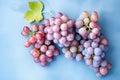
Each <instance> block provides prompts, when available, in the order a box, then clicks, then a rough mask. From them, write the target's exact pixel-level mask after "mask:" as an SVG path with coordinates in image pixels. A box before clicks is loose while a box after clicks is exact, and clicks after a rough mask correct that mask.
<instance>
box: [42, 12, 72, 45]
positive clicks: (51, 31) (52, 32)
mask: <svg viewBox="0 0 120 80" xmlns="http://www.w3.org/2000/svg"><path fill="white" fill-rule="evenodd" d="M44 24H45V26H47V27H46V28H45V33H46V39H48V40H52V41H53V42H54V43H56V44H58V46H59V47H63V46H67V47H68V46H70V44H71V42H72V41H73V40H74V34H73V27H74V21H73V20H71V19H69V18H68V17H67V16H65V15H63V14H62V13H58V14H57V15H56V17H51V18H50V19H45V20H44Z"/></svg>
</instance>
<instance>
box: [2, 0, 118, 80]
mask: <svg viewBox="0 0 120 80" xmlns="http://www.w3.org/2000/svg"><path fill="white" fill-rule="evenodd" d="M29 1H31V0H0V80H120V8H119V7H120V0H47V2H46V1H44V0H42V1H43V2H44V3H45V9H46V10H47V9H48V8H49V9H51V10H52V11H54V12H59V11H61V12H63V13H64V14H66V15H68V16H69V17H70V18H73V19H76V18H77V17H78V16H79V14H80V13H81V12H82V11H84V10H87V11H89V12H92V11H94V10H96V11H98V13H99V16H100V19H99V24H100V25H101V27H102V32H103V34H104V35H105V36H106V37H107V38H108V39H109V51H108V52H107V53H106V57H107V59H108V60H109V61H110V62H112V64H113V68H112V69H111V70H110V73H109V75H107V76H105V77H102V78H97V77H96V76H95V73H94V72H93V71H92V70H91V69H90V68H88V67H87V66H86V65H85V64H84V62H76V61H75V60H68V59H66V58H65V57H64V55H60V56H58V57H56V59H55V61H54V62H53V63H51V64H49V65H48V66H47V67H45V68H42V67H41V66H40V65H39V64H36V63H34V61H33V58H32V57H31V56H30V55H29V49H27V48H25V47H24V46H23V42H24V41H25V38H24V37H22V36H21V35H20V33H21V30H22V28H23V26H24V25H29V24H28V22H27V21H26V20H25V19H24V18H23V16H24V13H25V11H26V10H28V6H27V3H28V2H29ZM32 1H33V0H32ZM48 3H49V4H48Z"/></svg>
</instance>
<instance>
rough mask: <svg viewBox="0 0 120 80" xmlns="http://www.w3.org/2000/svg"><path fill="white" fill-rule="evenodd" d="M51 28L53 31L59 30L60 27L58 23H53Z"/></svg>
mask: <svg viewBox="0 0 120 80" xmlns="http://www.w3.org/2000/svg"><path fill="white" fill-rule="evenodd" d="M52 29H53V31H54V32H59V30H60V27H59V26H58V25H54V26H53V28H52Z"/></svg>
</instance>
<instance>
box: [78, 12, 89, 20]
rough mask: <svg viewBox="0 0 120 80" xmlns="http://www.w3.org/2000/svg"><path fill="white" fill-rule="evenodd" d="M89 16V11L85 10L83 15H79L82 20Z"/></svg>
mask: <svg viewBox="0 0 120 80" xmlns="http://www.w3.org/2000/svg"><path fill="white" fill-rule="evenodd" d="M87 17H89V13H88V12H87V11H83V12H82V13H81V15H80V16H79V18H80V19H81V20H83V19H84V18H87Z"/></svg>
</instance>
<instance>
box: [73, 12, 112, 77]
mask: <svg viewBox="0 0 120 80" xmlns="http://www.w3.org/2000/svg"><path fill="white" fill-rule="evenodd" d="M97 21H98V13H97V12H96V11H94V12H93V13H92V14H91V16H90V14H89V13H88V12H87V11H84V12H82V14H81V15H80V17H79V18H78V19H77V20H76V22H75V25H76V32H77V33H78V34H79V35H80V36H81V40H80V44H79V46H81V52H82V55H83V56H84V60H85V63H86V65H88V66H89V67H91V68H92V69H93V70H94V71H95V72H96V75H97V76H98V77H100V76H102V75H107V74H108V69H110V68H111V66H112V65H111V63H109V62H108V61H107V60H106V59H105V52H106V51H107V49H108V40H107V39H106V38H105V37H104V36H103V35H102V33H101V32H100V26H99V25H98V24H97Z"/></svg>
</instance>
